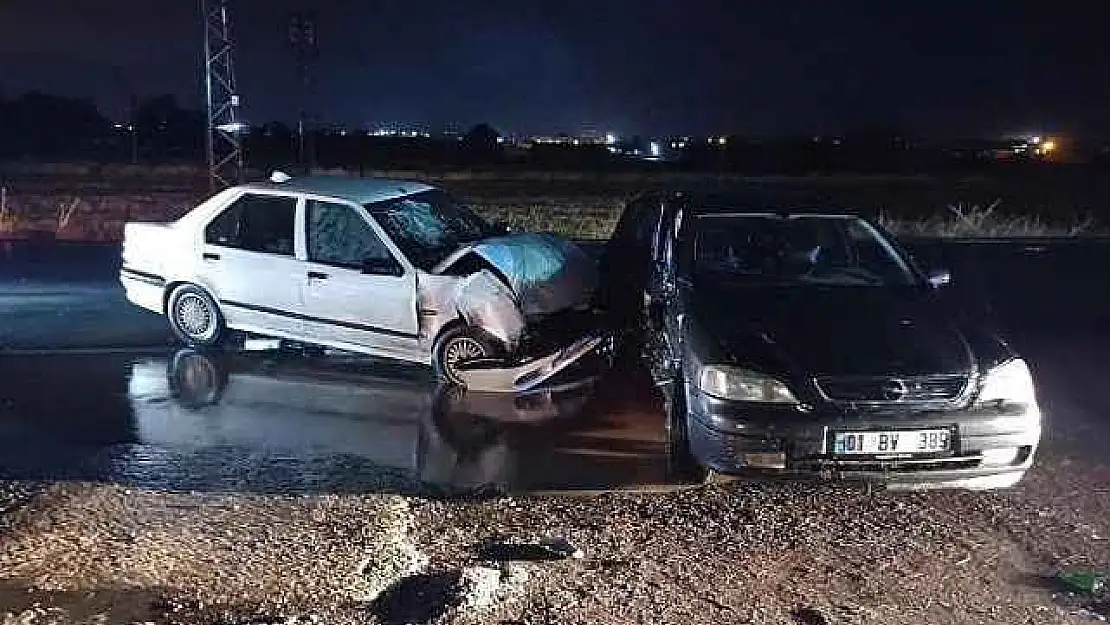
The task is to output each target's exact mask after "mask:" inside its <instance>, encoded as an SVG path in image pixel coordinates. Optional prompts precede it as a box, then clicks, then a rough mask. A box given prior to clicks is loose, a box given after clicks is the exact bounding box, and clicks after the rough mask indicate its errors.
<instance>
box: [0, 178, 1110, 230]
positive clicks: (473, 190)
mask: <svg viewBox="0 0 1110 625" xmlns="http://www.w3.org/2000/svg"><path fill="white" fill-rule="evenodd" d="M324 173H329V174H336V175H341V174H343V172H324ZM365 174H366V175H368V176H371V175H372V176H388V177H396V178H404V179H418V180H425V181H428V182H432V183H435V184H442V185H444V186H445V187H446V188H447V189H448V190H450V191H451V192H453V193H454V194H456V195H458V196H459V197H461V198H463V199H465V200H467V201H469V202H471V203H472V204H473V205H474V206H475V208H477V209H478V210H479V211H480V212H482V213H484V214H485V215H487V216H489V217H491V218H495V219H501V220H504V221H506V222H508V223H510V224H512V225H513V226H515V227H517V228H520V229H524V230H547V231H553V232H558V233H561V234H565V235H568V236H572V237H578V238H604V237H606V236H607V235H608V234H609V232H610V231H611V229H612V227H613V225H614V223H615V221H616V218H617V216H618V215H619V211H620V209H621V207H622V206H623V203H624V201H625V200H627V198H628V197H630V196H632V195H634V194H636V193H638V192H640V191H643V190H644V189H649V188H658V187H683V188H697V189H707V188H719V187H729V186H735V185H749V186H750V185H756V186H764V187H774V188H797V189H807V190H810V191H815V192H817V193H820V194H824V195H827V196H828V197H829V198H830V199H831V200H833V201H835V202H836V203H838V204H841V205H844V206H846V207H849V208H853V209H856V210H859V211H861V212H864V213H866V214H872V215H876V216H879V217H880V218H881V219H882V221H883V222H884V223H885V224H886V225H887V226H888V227H889V228H890V229H891V230H893V231H895V232H897V233H900V234H906V235H914V236H940V237H946V238H950V237H1014V236H1090V235H1102V234H1106V233H1107V225H1108V224H1110V175H1108V174H1107V173H1106V172H1104V171H1102V170H1098V169H1092V168H1087V167H1046V168H1023V169H1021V170H1020V171H1018V170H1015V171H1004V172H999V173H992V174H991V175H989V176H986V175H975V176H968V175H955V174H952V175H921V176H857V175H848V174H838V175H829V176H801V177H789V176H768V177H740V176H732V175H716V174H684V173H658V174H652V173H578V172H467V171H463V172H422V171H373V172H370V171H367V172H365ZM347 175H349V174H347ZM258 177H261V175H260V174H255V178H258ZM0 187H3V188H4V192H3V198H2V199H3V201H2V202H0V204H2V205H0V236H5V235H6V236H8V237H15V238H24V237H28V236H40V237H43V236H44V237H47V238H54V237H56V238H60V239H68V240H79V241H115V240H118V239H119V237H120V235H121V232H122V228H123V223H124V222H125V221H127V220H128V219H143V220H165V219H172V218H176V217H178V216H180V215H181V214H183V213H184V212H186V211H187V210H189V208H191V207H192V206H193V205H195V204H196V203H197V202H198V201H200V200H201V199H202V198H204V197H205V196H206V195H207V193H208V191H207V185H206V181H205V180H204V179H203V178H202V177H198V176H197V171H196V169H195V168H192V167H162V168H141V167H134V168H126V167H116V168H111V169H103V170H97V169H96V168H91V167H80V166H66V167H62V166H58V167H57V168H55V171H44V170H43V168H38V169H36V170H24V171H9V173H6V174H0Z"/></svg>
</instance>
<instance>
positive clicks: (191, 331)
mask: <svg viewBox="0 0 1110 625" xmlns="http://www.w3.org/2000/svg"><path fill="white" fill-rule="evenodd" d="M174 319H175V320H176V321H177V327H178V328H180V329H181V331H182V332H183V333H184V334H186V335H187V336H190V337H192V338H197V339H203V338H205V337H206V336H207V335H209V334H211V333H212V330H213V328H214V327H215V324H216V315H215V313H214V311H213V310H212V307H211V306H209V305H208V302H206V301H205V300H204V298H203V297H201V296H199V295H197V294H195V293H186V294H184V295H182V296H181V297H179V298H178V299H177V305H176V306H175V307H174Z"/></svg>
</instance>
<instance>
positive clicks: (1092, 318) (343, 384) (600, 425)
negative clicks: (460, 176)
mask: <svg viewBox="0 0 1110 625" xmlns="http://www.w3.org/2000/svg"><path fill="white" fill-rule="evenodd" d="M1103 247H1105V246H1103ZM114 252H115V250H113V249H111V248H80V247H76V248H63V249H58V248H52V249H38V250H29V249H18V248H17V249H15V250H12V249H10V248H9V249H8V250H7V251H6V256H5V255H4V254H0V479H2V478H20V479H32V480H92V481H110V482H118V483H125V484H134V485H139V486H149V487H157V488H165V489H170V490H197V491H208V490H220V491H226V490H231V491H248V492H373V491H377V492H403V493H455V492H472V491H483V490H494V491H506V490H507V491H535V490H558V491H562V490H575V489H622V488H643V487H656V486H660V485H664V484H666V483H667V476H666V471H665V456H664V445H663V426H662V417H661V415H660V413H659V411H658V409H657V408H656V407H655V405H654V402H653V399H652V397H651V392H650V389H649V387H648V385H647V384H646V383H645V381H644V380H643V376H642V374H640V373H638V372H617V373H610V374H608V375H607V376H606V377H604V378H602V379H600V380H596V381H592V382H583V383H581V384H577V385H575V386H573V387H571V388H564V389H559V390H558V391H557V392H554V391H552V392H546V393H542V394H538V395H534V396H529V397H511V396H497V395H482V394H475V393H470V394H466V393H461V392H459V391H457V390H452V389H445V388H442V387H439V386H437V385H436V383H435V381H434V380H433V379H432V377H431V375H430V372H429V371H427V370H425V369H423V368H419V367H401V366H397V365H395V364H392V363H383V362H380V361H373V360H370V359H365V358H337V357H326V358H318V357H317V358H313V357H308V356H304V355H303V354H296V353H289V352H281V351H275V350H272V349H260V350H255V351H250V352H247V353H241V354H237V355H232V356H229V357H222V358H214V357H210V356H205V355H203V354H199V353H196V352H193V351H191V350H182V349H179V348H176V347H174V346H173V344H172V341H171V340H170V337H169V335H168V333H167V331H166V328H165V322H164V320H163V319H162V318H161V317H159V316H157V315H153V314H150V313H147V312H145V311H142V310H138V309H136V308H135V307H132V306H130V305H129V304H128V303H127V302H126V301H125V300H124V299H123V297H122V293H121V292H120V290H119V289H118V287H117V286H116V285H115V282H114V280H115V276H114V272H115V266H114V265H113V264H112V263H113V262H114ZM961 254H962V255H963V257H961ZM920 255H921V256H922V257H924V258H928V259H930V260H937V259H939V260H941V261H944V262H946V263H947V264H948V265H949V266H951V267H952V268H953V270H954V276H955V280H956V281H955V282H954V286H955V287H956V288H954V289H953V293H954V296H955V295H960V296H962V297H967V298H968V299H969V301H974V302H976V303H984V304H987V305H989V306H990V307H991V309H992V312H993V313H994V314H995V316H996V317H997V318H998V319H999V322H1000V324H1001V325H1002V326H1003V327H1004V328H1005V329H1006V330H1008V333H1009V335H1010V336H1011V337H1012V338H1013V340H1014V343H1015V344H1016V346H1017V347H1018V348H1019V350H1021V351H1023V352H1025V355H1026V356H1027V357H1028V358H1029V360H1031V361H1032V364H1033V369H1034V373H1035V375H1036V376H1037V380H1038V384H1039V386H1040V393H1041V396H1042V401H1043V403H1044V404H1045V407H1046V414H1047V426H1048V430H1047V433H1046V437H1047V438H1049V439H1051V440H1064V439H1071V440H1074V442H1076V443H1078V444H1082V442H1083V440H1085V439H1086V440H1090V438H1091V435H1089V434H1085V433H1088V432H1091V431H1093V430H1098V431H1101V428H1102V425H1103V421H1104V420H1103V418H1102V416H1103V411H1104V409H1105V408H1106V407H1107V406H1110V397H1108V396H1107V394H1106V392H1105V391H1103V390H1102V387H1103V386H1104V384H1101V383H1099V380H1106V379H1110V378H1108V376H1107V374H1110V358H1108V357H1107V356H1105V354H1107V353H1110V350H1107V349H1106V348H1107V347H1110V345H1108V344H1107V332H1106V328H1107V327H1108V326H1107V325H1106V320H1107V319H1108V318H1110V316H1108V315H1107V311H1110V296H1108V293H1107V291H1108V290H1110V284H1108V281H1107V279H1106V278H1105V277H1104V274H1102V271H1101V268H1100V265H1101V267H1105V266H1107V265H1105V264H1101V261H1102V260H1103V256H1106V249H1103V248H1097V249H1093V250H1092V249H1080V250H1078V251H1077V248H1076V247H1075V246H1072V247H1049V248H1043V249H1037V250H1028V249H1015V248H1013V247H1010V248H1003V247H1000V246H995V247H986V248H984V250H982V251H979V252H977V255H975V256H970V255H969V254H968V252H967V251H966V250H962V249H956V250H955V251H953V249H949V248H923V249H922V250H921V254H920ZM961 278H962V279H961ZM961 289H962V291H961ZM73 348H81V349H79V350H76V351H75V350H74V349H73ZM1091 451H1092V453H1102V454H1104V453H1105V452H1103V451H1101V450H1100V449H1095V448H1094V447H1092V448H1091Z"/></svg>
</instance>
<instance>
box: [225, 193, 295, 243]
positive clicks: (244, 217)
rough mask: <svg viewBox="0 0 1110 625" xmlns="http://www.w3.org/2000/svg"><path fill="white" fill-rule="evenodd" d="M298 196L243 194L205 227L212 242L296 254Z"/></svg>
mask: <svg viewBox="0 0 1110 625" xmlns="http://www.w3.org/2000/svg"><path fill="white" fill-rule="evenodd" d="M296 214H297V199H296V198H292V197H284V196H277V195H251V194H247V195H244V196H242V197H240V198H239V199H238V200H236V201H235V202H234V203H232V204H231V206H228V207H227V208H225V209H224V212H223V213H221V214H220V215H219V216H217V217H216V218H215V219H213V220H212V221H211V222H209V224H208V227H207V228H205V229H204V241H205V243H208V244H209V245H220V246H223V247H235V248H239V249H241V250H247V251H250V252H263V253H266V254H280V255H282V256H292V255H293V232H294V227H295V226H294V224H295V219H296Z"/></svg>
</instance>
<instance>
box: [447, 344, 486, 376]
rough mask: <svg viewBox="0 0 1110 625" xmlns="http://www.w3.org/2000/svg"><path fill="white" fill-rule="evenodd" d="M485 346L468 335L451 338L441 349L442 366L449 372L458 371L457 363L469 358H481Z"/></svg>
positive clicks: (459, 363) (484, 351) (484, 353)
mask: <svg viewBox="0 0 1110 625" xmlns="http://www.w3.org/2000/svg"><path fill="white" fill-rule="evenodd" d="M485 355H486V348H485V347H484V346H483V345H482V344H481V343H479V342H478V341H477V340H475V339H472V338H470V337H468V336H463V337H459V338H456V339H452V340H451V342H449V343H448V344H447V346H446V347H445V348H444V350H443V365H444V368H446V369H447V371H448V372H449V373H451V374H454V373H455V372H457V371H458V367H459V365H461V364H462V363H465V362H467V361H469V360H475V359H478V358H482V357H483V356H485Z"/></svg>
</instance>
